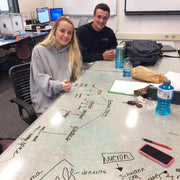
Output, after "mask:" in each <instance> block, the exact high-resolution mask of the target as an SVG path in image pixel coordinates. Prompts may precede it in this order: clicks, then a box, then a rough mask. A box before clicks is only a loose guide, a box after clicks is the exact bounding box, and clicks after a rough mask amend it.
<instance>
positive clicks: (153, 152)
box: [138, 144, 174, 167]
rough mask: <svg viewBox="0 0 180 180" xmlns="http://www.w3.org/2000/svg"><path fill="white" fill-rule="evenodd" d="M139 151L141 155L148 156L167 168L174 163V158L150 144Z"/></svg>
mask: <svg viewBox="0 0 180 180" xmlns="http://www.w3.org/2000/svg"><path fill="white" fill-rule="evenodd" d="M138 151H139V152H140V153H141V154H143V155H144V156H147V157H148V158H150V159H152V160H154V161H156V162H158V163H160V164H161V165H163V166H166V167H168V166H169V165H170V164H171V163H172V162H173V161H174V157H173V156H171V155H169V154H167V153H165V152H163V151H161V150H159V149H157V148H155V147H153V146H151V145H149V144H144V145H143V146H142V147H141V148H140V149H139V150H138Z"/></svg>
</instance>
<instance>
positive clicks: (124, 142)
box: [0, 59, 180, 180]
mask: <svg viewBox="0 0 180 180" xmlns="http://www.w3.org/2000/svg"><path fill="white" fill-rule="evenodd" d="M173 62H175V64H174V65H173V67H174V68H175V70H178V72H180V68H179V67H180V59H178V60H177V59H176V60H172V59H169V60H166V59H163V60H162V61H160V62H158V63H157V64H156V65H155V66H154V67H152V69H159V70H160V71H162V72H164V71H166V70H168V69H169V68H170V69H171V64H173ZM160 63H162V68H165V70H163V69H161V64H160ZM165 64H166V65H165ZM108 67H109V68H108ZM176 67H177V68H176ZM175 72H176V71H175ZM116 79H122V72H121V71H118V70H116V69H115V67H114V61H107V62H103V61H99V62H97V63H95V64H94V65H93V66H92V67H91V68H90V69H89V70H87V71H86V72H85V73H84V74H83V76H81V78H80V79H79V80H78V81H76V82H75V83H74V84H73V87H72V90H71V91H70V92H68V93H65V94H64V95H63V96H62V97H60V98H59V99H57V100H56V101H55V102H54V103H53V105H52V106H51V107H50V108H49V109H48V110H47V111H46V112H45V113H44V114H43V115H42V116H40V117H39V118H38V119H37V120H36V121H35V122H34V123H33V124H32V125H31V126H30V127H29V128H28V129H27V130H26V131H25V132H24V133H23V134H22V135H21V136H20V137H19V138H18V139H17V140H16V141H15V142H14V143H13V144H12V145H11V146H10V147H9V148H8V149H7V150H6V151H5V152H4V153H3V154H2V155H1V156H0V179H3V180H9V179H12V180H37V179H38V180H39V179H43V180H49V179H56V180H61V179H63V180H121V179H124V180H132V179H143V180H145V179H157V180H160V179H162V180H168V179H172V180H175V179H179V178H180V140H179V137H180V131H179V129H180V123H179V117H180V106H179V105H175V104H172V105H171V110H172V112H171V114H170V115H169V116H159V115H157V114H156V113H155V107H156V103H157V102H156V101H152V100H151V101H150V100H149V101H148V102H147V103H146V104H143V107H142V108H137V107H136V106H131V105H128V104H125V103H122V102H126V101H128V100H135V97H134V96H127V95H121V94H113V93H108V89H109V88H110V86H111V85H112V83H113V82H114V80H116ZM142 138H148V139H151V140H154V141H156V142H159V143H161V144H165V145H168V146H170V147H172V149H173V150H168V149H165V148H163V147H159V146H156V145H153V146H154V147H156V148H158V149H160V150H162V151H164V152H166V153H169V154H171V155H172V156H173V157H174V158H175V161H174V162H173V163H172V164H171V165H170V166H169V167H168V168H166V167H164V166H162V165H160V164H158V163H156V162H154V161H152V160H150V159H148V158H147V157H145V156H143V155H141V154H140V153H139V152H138V149H139V148H140V147H141V146H142V145H143V144H145V141H143V140H142Z"/></svg>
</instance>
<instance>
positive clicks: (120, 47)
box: [116, 45, 124, 49]
mask: <svg viewBox="0 0 180 180" xmlns="http://www.w3.org/2000/svg"><path fill="white" fill-rule="evenodd" d="M116 48H117V49H124V47H123V46H119V45H118V46H116Z"/></svg>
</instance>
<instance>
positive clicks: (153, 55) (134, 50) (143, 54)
mask: <svg viewBox="0 0 180 180" xmlns="http://www.w3.org/2000/svg"><path fill="white" fill-rule="evenodd" d="M125 44H126V47H125V57H129V59H130V61H131V63H132V65H133V67H136V66H139V65H142V66H153V65H154V64H155V63H156V62H157V61H158V60H159V59H160V58H161V57H162V53H161V48H162V47H163V46H162V44H161V43H156V41H151V40H133V41H125Z"/></svg>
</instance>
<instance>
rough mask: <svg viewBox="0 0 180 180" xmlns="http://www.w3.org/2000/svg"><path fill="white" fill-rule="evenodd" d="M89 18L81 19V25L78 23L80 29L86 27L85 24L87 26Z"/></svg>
mask: <svg viewBox="0 0 180 180" xmlns="http://www.w3.org/2000/svg"><path fill="white" fill-rule="evenodd" d="M88 19H89V18H88V17H81V19H80V20H79V23H78V27H80V26H82V25H84V24H87V22H88Z"/></svg>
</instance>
